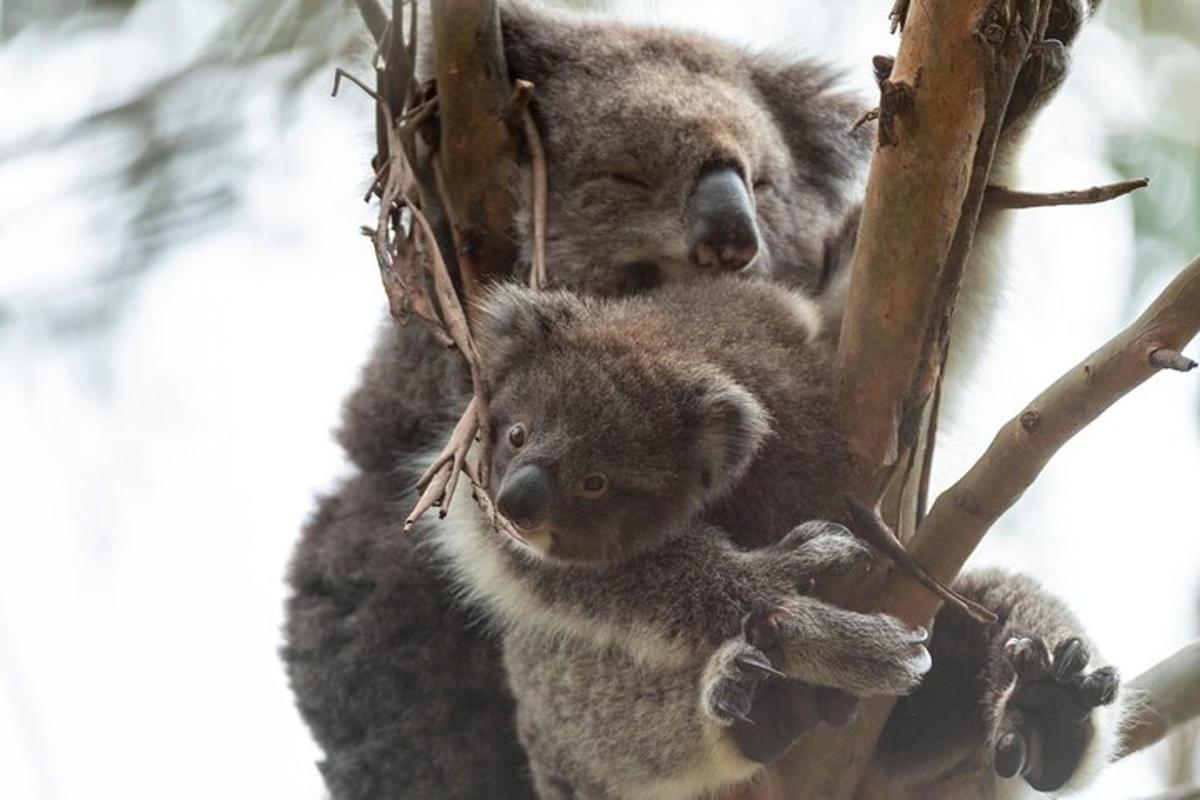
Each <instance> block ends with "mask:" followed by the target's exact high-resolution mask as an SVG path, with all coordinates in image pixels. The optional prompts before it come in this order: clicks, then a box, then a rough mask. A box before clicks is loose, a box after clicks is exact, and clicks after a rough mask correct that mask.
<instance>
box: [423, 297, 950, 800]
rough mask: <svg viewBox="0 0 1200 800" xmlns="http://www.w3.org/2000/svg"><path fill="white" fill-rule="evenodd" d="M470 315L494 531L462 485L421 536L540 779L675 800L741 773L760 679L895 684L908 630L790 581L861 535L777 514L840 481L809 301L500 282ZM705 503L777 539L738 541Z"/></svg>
mask: <svg viewBox="0 0 1200 800" xmlns="http://www.w3.org/2000/svg"><path fill="white" fill-rule="evenodd" d="M697 308H711V309H713V311H714V313H712V314H708V315H705V316H703V317H701V316H698V315H697V314H696V313H695V309H697ZM750 317H754V318H755V319H756V323H757V324H756V328H757V330H758V331H759V332H760V333H762V334H763V339H762V340H760V339H758V338H755V337H748V336H747V335H746V329H745V320H746V319H747V318H750ZM479 320H480V334H481V352H483V353H485V354H486V355H485V356H484V367H485V373H486V375H487V378H488V382H489V385H492V386H495V387H497V388H496V392H495V394H494V395H493V397H492V400H491V402H490V406H489V408H490V413H491V417H492V424H493V426H494V430H495V432H496V435H495V436H494V438H495V440H496V441H495V442H494V449H493V457H492V471H491V474H492V489H493V495H494V496H495V498H496V504H497V507H498V509H499V510H500V511H501V512H502V513H503V514H504V515H505V516H506V517H507V518H508V519H509V520H510V521H511V523H512V526H513V527H512V528H511V531H512V535H511V536H505V535H502V534H500V533H499V532H498V530H497V529H493V528H492V526H490V525H489V524H487V521H486V519H485V518H484V517H483V516H482V515H481V514H480V513H479V512H478V511H474V513H472V511H473V509H472V507H471V506H470V505H469V503H470V501H469V500H468V501H467V507H466V508H464V507H462V506H456V507H455V509H454V511H453V512H452V515H451V520H450V524H449V525H448V526H447V529H446V530H444V531H443V534H442V536H441V537H439V538H438V539H437V540H436V542H437V547H438V548H439V549H441V550H442V551H443V552H445V553H446V554H447V557H448V561H449V564H450V568H451V571H452V572H453V573H454V574H455V575H457V576H458V579H459V581H460V582H461V587H462V589H463V591H464V593H465V594H467V595H468V596H470V597H472V598H474V599H476V600H479V601H482V603H483V604H484V605H485V607H487V608H488V610H489V611H490V612H491V613H492V614H493V615H494V617H495V618H496V620H497V621H498V623H499V625H500V627H501V629H502V630H503V632H504V650H505V662H506V665H507V667H508V672H509V676H510V683H511V685H512V687H513V689H514V690H515V692H516V696H517V701H518V723H519V726H520V731H521V737H522V741H523V742H524V744H525V746H526V751H527V752H528V753H529V756H530V762H531V766H532V769H533V775H534V779H535V783H536V787H537V790H538V793H539V796H541V797H543V798H559V797H563V798H565V797H579V798H597V799H599V798H641V797H645V798H688V797H696V796H699V795H700V794H702V793H704V792H706V791H709V790H712V789H716V788H720V787H721V786H724V785H728V784H731V783H735V782H737V781H740V780H744V779H746V778H747V777H749V776H750V775H752V774H753V772H754V771H755V770H757V769H758V768H759V767H760V766H761V764H759V763H757V762H756V761H753V760H751V759H750V758H748V757H747V756H746V755H744V754H743V753H741V752H740V750H739V748H738V746H737V743H736V741H735V739H734V737H733V736H731V735H729V733H730V732H729V731H728V730H727V729H729V728H731V727H732V726H733V725H734V723H735V722H738V721H743V722H745V721H748V717H747V714H749V712H750V710H751V706H752V701H753V699H754V696H755V693H756V690H757V687H758V684H759V683H760V682H761V680H762V679H763V678H764V677H767V676H771V675H775V676H778V677H782V676H783V674H786V676H787V677H789V678H792V679H796V680H800V681H803V682H805V683H807V684H810V685H813V686H817V687H822V688H824V689H832V690H839V691H842V692H848V693H850V694H853V695H856V696H866V695H874V694H901V693H904V692H907V691H909V690H911V689H912V688H913V687H915V686H916V684H917V682H918V681H919V679H920V677H921V675H922V674H924V672H925V671H926V670H927V669H928V667H929V663H930V661H929V654H928V652H927V651H926V649H925V647H924V646H923V645H924V642H925V641H926V638H927V636H928V634H927V633H926V632H925V631H923V630H920V631H912V630H910V629H908V628H907V627H906V626H904V625H903V624H901V623H900V622H899V621H898V620H896V619H894V618H892V617H888V616H886V615H882V614H861V613H856V612H853V611H847V610H843V609H840V608H837V607H835V606H831V605H828V604H826V603H824V602H821V601H820V600H818V599H816V598H814V597H811V596H808V595H806V594H805V591H806V589H808V588H809V587H810V586H811V585H812V583H813V581H814V580H815V579H816V578H817V577H818V576H820V575H822V574H823V573H826V572H827V571H829V570H831V569H842V570H845V569H849V568H851V567H852V566H854V565H855V564H856V563H857V562H859V561H861V560H862V559H863V558H864V557H865V555H866V552H865V548H864V546H863V545H862V544H861V543H860V542H859V541H858V540H856V539H855V538H854V537H853V536H852V535H851V534H850V533H849V531H847V530H846V529H845V528H842V527H841V526H839V525H836V524H833V523H827V522H813V523H809V524H807V525H802V526H800V527H797V528H795V529H794V530H792V531H791V532H790V533H788V532H787V531H786V530H784V529H782V528H780V527H779V522H778V521H780V520H788V519H790V520H793V521H800V520H804V519H807V518H808V517H809V515H810V510H812V509H818V508H825V507H826V500H827V496H828V494H829V491H830V485H831V481H836V480H837V479H838V477H839V475H840V461H841V455H840V454H841V448H840V446H839V445H838V443H837V442H836V441H833V440H832V439H831V437H830V435H829V430H830V426H829V421H828V420H827V419H825V418H824V417H825V414H826V412H827V410H828V401H827V397H826V395H825V390H827V388H828V386H829V384H830V373H829V369H828V365H829V358H828V352H827V351H828V345H827V344H826V343H824V342H822V341H819V340H818V339H817V320H818V315H817V311H816V308H815V306H814V304H813V303H812V302H811V301H809V300H808V299H806V298H804V297H802V296H801V295H799V294H798V293H796V292H794V291H792V290H788V289H785V288H783V287H780V286H778V285H777V284H771V283H767V282H764V281H748V280H743V279H738V278H733V277H730V276H716V277H713V278H712V279H710V280H700V281H693V282H690V283H688V284H683V285H673V286H668V287H664V288H661V289H658V290H655V291H653V292H651V293H649V294H646V295H641V296H637V297H632V298H626V299H619V300H618V299H609V300H582V299H580V298H578V297H577V296H575V295H572V294H569V293H566V292H561V291H560V292H549V293H533V292H529V291H527V290H522V289H519V288H516V287H513V286H508V287H500V288H497V289H495V290H494V291H493V292H492V293H491V295H490V297H489V300H488V302H487V303H486V304H485V305H484V307H483V310H482V313H481V314H480V316H479ZM822 471H824V472H825V473H827V474H825V475H822V474H821V473H822ZM786 478H791V479H792V480H790V481H789V482H787V483H786V484H785V483H783V480H782V479H786ZM756 480H761V481H767V482H771V483H773V484H774V485H775V486H776V487H780V486H784V485H786V486H787V487H788V490H787V491H786V492H785V493H781V494H780V495H779V496H777V497H775V498H773V502H772V503H771V504H770V505H771V507H772V512H773V513H772V514H770V515H763V514H756V513H755V508H753V504H755V503H757V502H760V501H759V498H757V497H755V496H754V494H753V493H751V492H746V493H743V492H741V491H738V490H736V489H735V487H742V486H748V485H749V484H751V483H753V482H754V481H756ZM712 518H722V519H729V520H734V521H736V522H731V523H730V524H731V525H736V526H737V527H736V528H730V530H731V531H736V533H735V534H734V536H733V539H734V540H736V541H742V542H762V541H766V540H772V541H774V542H775V543H774V544H772V545H770V546H766V547H762V548H758V549H752V550H744V549H741V548H738V547H737V546H736V545H735V543H734V541H731V540H730V538H728V537H727V536H726V534H725V533H724V531H722V530H720V529H718V528H716V527H714V526H713V525H712V523H711V522H710V521H709V520H710V519H712ZM499 530H509V528H507V527H502V528H500V529H499ZM747 617H749V619H750V622H749V623H747V624H745V625H744V624H743V620H744V619H746V618H747ZM760 628H765V632H764V631H762V630H759V629H760ZM764 635H765V636H766V637H768V638H769V642H768V641H759V637H761V636H764ZM760 644H761V645H763V646H765V647H769V648H770V649H772V650H775V651H777V655H776V656H775V657H774V658H769V657H768V656H767V655H766V653H765V652H763V650H762V649H761V648H760V647H759V645H760ZM829 701H830V702H836V700H834V698H833V697H832V695H831V696H830V698H829ZM633 720H638V721H639V723H638V726H637V727H638V731H637V733H636V734H633V735H631V733H630V731H629V724H630V722H631V721H633ZM664 743H669V744H668V745H667V747H666V748H664ZM787 744H790V742H787Z"/></svg>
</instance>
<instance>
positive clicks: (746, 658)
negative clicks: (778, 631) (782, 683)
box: [733, 647, 787, 678]
mask: <svg viewBox="0 0 1200 800" xmlns="http://www.w3.org/2000/svg"><path fill="white" fill-rule="evenodd" d="M733 663H734V664H737V665H738V666H739V667H741V669H742V670H743V671H744V672H747V673H750V674H751V675H754V674H757V675H758V677H760V678H765V677H771V678H786V677H787V675H785V674H783V673H782V672H780V671H779V670H777V669H775V668H774V667H773V666H771V662H770V661H768V660H767V657H766V656H765V655H764V654H763V652H762V651H761V650H759V649H757V648H755V647H749V648H747V649H746V650H744V651H742V652H740V653H738V654H737V655H735V656H734V657H733Z"/></svg>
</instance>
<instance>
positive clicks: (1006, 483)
mask: <svg viewBox="0 0 1200 800" xmlns="http://www.w3.org/2000/svg"><path fill="white" fill-rule="evenodd" d="M1197 331H1200V257H1198V258H1196V259H1195V260H1193V261H1192V262H1191V263H1190V264H1189V265H1188V266H1187V267H1186V268H1185V269H1184V270H1183V271H1182V272H1180V274H1179V275H1178V276H1177V277H1176V278H1175V280H1173V281H1172V282H1171V284H1170V285H1169V286H1167V288H1166V289H1164V290H1163V292H1162V294H1160V295H1159V296H1158V298H1157V299H1156V300H1155V301H1154V302H1153V303H1151V304H1150V306H1149V307H1148V308H1147V309H1146V310H1145V311H1144V312H1143V313H1142V315H1141V316H1140V317H1138V318H1137V320H1135V321H1134V322H1133V323H1132V324H1131V325H1130V326H1129V327H1128V328H1126V329H1125V330H1124V331H1122V332H1121V333H1119V334H1118V335H1117V336H1116V337H1114V338H1113V339H1112V340H1110V341H1109V342H1108V343H1107V344H1105V345H1104V346H1103V347H1101V348H1100V349H1099V350H1097V351H1096V352H1094V353H1092V354H1091V355H1090V356H1088V357H1087V358H1086V359H1084V360H1083V361H1082V362H1081V363H1080V364H1078V365H1077V366H1076V367H1074V368H1073V369H1071V370H1070V371H1069V372H1067V373H1066V374H1065V375H1063V376H1062V377H1061V378H1059V379H1058V380H1057V381H1056V382H1055V383H1054V385H1052V386H1051V387H1050V388H1048V389H1047V390H1046V391H1044V392H1042V393H1041V394H1040V395H1039V396H1038V397H1037V398H1036V399H1035V400H1034V401H1033V402H1031V403H1030V404H1029V405H1028V406H1026V407H1025V409H1024V410H1023V411H1022V412H1021V413H1020V414H1018V415H1017V416H1016V417H1014V418H1013V419H1012V420H1010V421H1009V422H1008V423H1007V424H1006V425H1005V426H1004V427H1003V428H1002V429H1001V430H1000V432H999V433H998V434H997V435H996V438H995V439H994V440H993V441H992V444H991V446H989V447H988V449H987V451H986V452H985V453H984V454H983V456H982V457H981V458H980V459H979V461H977V462H976V463H975V465H974V466H973V467H971V469H970V470H969V471H968V472H967V474H966V475H964V476H963V477H962V478H961V479H960V480H959V481H958V482H957V483H955V484H954V485H953V486H951V487H950V488H949V489H947V490H946V491H945V492H943V493H942V495H941V496H940V497H939V498H938V499H937V501H936V502H935V503H934V504H933V508H931V509H930V511H929V514H928V516H926V518H925V519H924V520H923V521H922V523H921V524H920V526H919V527H918V528H917V535H916V536H915V537H914V539H913V541H912V542H911V543H910V548H909V549H910V550H911V551H912V554H913V556H914V557H915V558H917V559H918V560H919V561H920V562H921V563H923V564H924V565H925V566H926V568H928V569H929V571H930V572H932V573H933V574H934V575H935V576H936V577H937V578H939V579H940V580H942V581H945V582H950V581H952V580H953V579H954V577H955V576H956V575H957V574H958V571H959V569H960V568H961V567H962V565H963V563H964V562H965V561H966V560H967V557H968V556H969V555H970V554H971V552H972V551H973V550H974V549H975V547H976V546H977V545H978V544H979V542H980V540H981V539H982V538H983V536H984V534H986V533H987V531H988V530H989V529H990V528H991V526H992V524H993V523H994V522H995V521H996V520H997V519H999V517H1000V516H1001V515H1002V514H1003V513H1004V512H1005V511H1007V510H1008V509H1009V508H1010V507H1011V506H1012V505H1013V503H1015V502H1016V501H1017V500H1018V499H1019V498H1020V497H1021V495H1022V494H1023V493H1024V492H1025V490H1026V489H1028V488H1029V487H1030V486H1031V485H1032V484H1033V482H1034V481H1035V480H1036V479H1037V476H1038V475H1039V474H1040V473H1041V471H1042V468H1043V467H1044V466H1045V465H1046V462H1047V461H1049V460H1050V457H1051V456H1053V455H1054V454H1055V453H1056V452H1058V449H1059V448H1060V447H1062V446H1063V445H1064V444H1065V443H1066V442H1067V441H1068V440H1069V439H1070V438H1071V437H1072V436H1074V435H1075V434H1076V433H1078V432H1079V431H1080V430H1082V429H1083V428H1084V427H1085V426H1087V425H1088V424H1090V423H1091V422H1092V421H1093V420H1095V419H1096V418H1097V417H1098V416H1100V414H1101V413H1102V412H1103V411H1104V410H1105V409H1107V408H1108V407H1109V406H1111V405H1112V404H1113V403H1115V402H1116V401H1117V400H1119V399H1120V398H1121V397H1124V396H1125V394H1126V393H1128V392H1129V391H1130V390H1131V389H1133V388H1134V387H1136V386H1138V385H1139V384H1141V383H1142V382H1143V381H1145V380H1146V379H1147V378H1149V377H1150V376H1152V375H1154V374H1155V373H1157V372H1158V371H1159V368H1158V367H1157V366H1156V365H1155V364H1154V363H1152V360H1151V358H1152V355H1153V354H1154V353H1155V352H1157V351H1159V350H1160V349H1162V348H1167V349H1170V350H1173V351H1176V352H1177V351H1179V350H1181V349H1183V347H1184V346H1185V345H1186V344H1187V343H1188V342H1190V341H1191V340H1192V338H1193V337H1195V335H1196V333H1197ZM879 607H880V608H882V609H884V610H887V611H889V612H891V613H894V614H897V615H898V616H900V617H901V618H902V619H905V620H907V621H909V622H913V623H915V624H922V623H926V622H928V620H929V619H931V618H932V616H933V613H934V612H935V611H936V610H937V601H936V598H933V597H931V596H930V595H929V594H928V593H927V592H926V591H925V590H924V589H922V588H920V587H919V586H918V585H917V584H916V583H914V582H913V581H912V580H911V579H909V578H907V577H906V576H904V575H901V574H893V575H891V576H889V578H888V581H887V583H886V585H885V588H884V591H883V594H882V596H881V600H880V603H879Z"/></svg>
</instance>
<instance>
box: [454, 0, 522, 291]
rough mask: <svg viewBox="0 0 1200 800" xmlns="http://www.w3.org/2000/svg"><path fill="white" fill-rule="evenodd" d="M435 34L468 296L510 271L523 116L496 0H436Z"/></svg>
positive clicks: (513, 255) (461, 269) (460, 254)
mask: <svg viewBox="0 0 1200 800" xmlns="http://www.w3.org/2000/svg"><path fill="white" fill-rule="evenodd" d="M433 36H434V41H435V50H436V54H437V69H436V72H437V82H438V97H439V100H440V103H441V105H440V108H439V114H440V117H441V143H440V150H441V163H442V166H443V167H444V170H445V182H446V188H447V191H448V196H447V197H445V198H444V199H445V201H446V203H447V206H448V209H449V210H450V211H451V213H452V217H453V218H454V220H455V227H456V228H457V234H458V235H457V237H456V239H457V248H458V252H457V254H456V255H457V257H458V258H457V260H458V268H459V273H460V274H461V276H462V278H463V291H464V292H465V293H466V295H467V297H468V298H472V297H474V296H475V295H476V292H477V291H478V287H479V286H481V285H482V284H484V283H487V282H489V281H491V280H493V279H495V278H498V277H504V276H507V275H509V274H511V272H512V266H513V264H514V263H515V261H516V259H517V248H516V244H515V242H514V238H513V236H512V235H511V230H512V218H513V210H514V202H513V196H512V187H514V186H515V185H516V179H517V142H518V139H517V136H516V135H515V134H516V133H518V132H520V125H521V119H520V118H519V117H518V118H517V120H515V124H514V120H512V119H509V117H508V114H507V113H506V112H507V110H508V109H509V107H510V105H511V101H512V97H513V91H514V89H513V86H512V83H511V82H510V81H509V79H508V66H507V64H506V63H505V59H504V43H503V41H502V40H501V35H500V11H499V8H498V7H497V5H496V2H495V0H436V2H434V3H433Z"/></svg>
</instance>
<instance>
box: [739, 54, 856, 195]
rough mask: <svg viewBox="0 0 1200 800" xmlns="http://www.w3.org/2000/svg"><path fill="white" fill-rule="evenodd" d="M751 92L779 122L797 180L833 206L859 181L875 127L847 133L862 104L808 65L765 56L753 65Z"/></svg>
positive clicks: (830, 75)
mask: <svg viewBox="0 0 1200 800" xmlns="http://www.w3.org/2000/svg"><path fill="white" fill-rule="evenodd" d="M751 75H752V76H753V77H752V79H753V81H754V85H755V87H756V88H757V89H758V91H759V93H760V94H761V95H762V98H763V101H764V102H765V104H766V106H767V108H768V109H769V110H770V112H771V115H772V116H773V117H774V118H775V120H776V121H777V122H778V123H779V129H780V131H782V132H783V136H784V141H785V142H786V143H787V147H788V150H789V151H791V155H792V160H793V162H794V163H795V166H796V172H797V175H796V176H795V177H796V179H797V180H798V181H799V182H800V184H801V185H802V186H803V185H807V186H808V187H809V188H811V189H813V190H815V191H817V192H818V193H819V194H820V195H821V196H822V197H823V198H825V199H826V200H828V201H829V202H831V203H833V204H834V206H835V210H836V207H838V206H840V205H842V204H843V203H844V201H845V200H844V199H845V196H846V194H847V191H848V189H849V187H850V186H851V185H852V184H853V182H855V181H856V180H858V178H859V174H860V172H861V170H862V165H863V164H865V163H866V159H867V156H869V155H870V151H871V138H872V135H873V131H874V128H873V127H872V126H870V125H863V126H860V127H859V128H856V129H854V130H853V131H851V126H852V125H853V123H854V120H855V119H856V118H857V117H858V116H859V114H860V113H861V112H862V110H863V109H862V108H861V107H860V106H861V105H862V103H861V101H859V100H857V99H855V98H854V97H853V96H851V95H850V94H848V93H843V92H841V91H839V90H838V89H837V88H836V84H837V80H838V76H837V74H836V73H834V72H833V71H831V70H830V69H829V68H828V67H826V66H823V65H820V64H817V63H814V62H809V61H797V60H795V59H783V58H774V57H767V56H764V57H762V58H760V59H758V60H757V62H756V63H754V64H753V69H752V72H751Z"/></svg>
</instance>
